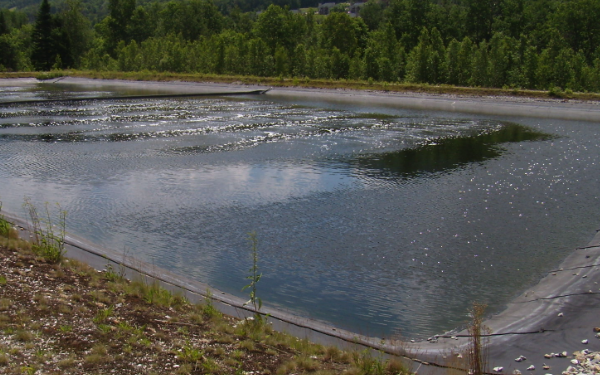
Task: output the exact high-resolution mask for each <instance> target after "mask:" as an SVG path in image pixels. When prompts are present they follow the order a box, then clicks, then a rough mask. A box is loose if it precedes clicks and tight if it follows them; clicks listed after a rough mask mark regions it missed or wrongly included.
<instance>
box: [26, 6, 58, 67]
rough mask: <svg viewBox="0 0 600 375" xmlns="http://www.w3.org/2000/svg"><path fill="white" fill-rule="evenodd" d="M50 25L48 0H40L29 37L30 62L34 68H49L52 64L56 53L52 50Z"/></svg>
mask: <svg viewBox="0 0 600 375" xmlns="http://www.w3.org/2000/svg"><path fill="white" fill-rule="evenodd" d="M52 26H53V22H52V15H51V14H50V3H48V0H42V5H41V6H40V11H39V12H38V15H37V18H36V20H35V27H34V29H33V34H32V37H31V39H32V40H31V42H32V52H31V62H32V63H33V66H34V67H35V69H36V70H50V69H51V68H52V65H53V64H54V60H55V55H56V53H55V52H54V42H53V38H52Z"/></svg>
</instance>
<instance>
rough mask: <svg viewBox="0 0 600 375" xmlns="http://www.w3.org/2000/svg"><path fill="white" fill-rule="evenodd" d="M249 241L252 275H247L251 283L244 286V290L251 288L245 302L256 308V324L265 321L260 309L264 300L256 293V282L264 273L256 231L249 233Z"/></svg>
mask: <svg viewBox="0 0 600 375" xmlns="http://www.w3.org/2000/svg"><path fill="white" fill-rule="evenodd" d="M248 241H249V242H250V246H251V249H252V267H251V268H250V269H249V270H248V271H249V272H250V275H248V276H247V277H246V279H247V280H250V283H249V284H248V285H246V286H244V287H243V288H242V291H244V290H246V289H249V290H250V299H249V300H248V301H247V302H246V303H244V306H245V305H252V307H253V308H254V320H253V322H254V323H255V324H261V323H264V322H263V320H264V318H263V316H262V315H261V314H260V309H261V308H262V300H261V299H260V297H258V295H257V293H256V284H258V282H259V281H260V278H261V277H262V274H261V273H259V272H258V238H257V237H256V232H250V233H248Z"/></svg>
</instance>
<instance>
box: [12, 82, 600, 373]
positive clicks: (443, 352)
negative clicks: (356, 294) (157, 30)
mask: <svg viewBox="0 0 600 375" xmlns="http://www.w3.org/2000/svg"><path fill="white" fill-rule="evenodd" d="M36 82H37V80H35V79H9V80H0V85H5V86H6V85H11V84H17V83H19V84H23V83H26V84H36ZM46 83H51V82H46ZM53 83H56V84H77V85H86V86H98V87H101V86H110V87H127V88H132V89H139V90H145V91H149V92H162V93H164V92H173V93H182V92H204V93H206V92H215V93H216V92H225V91H229V92H231V91H236V90H247V89H248V88H252V89H257V88H260V89H267V88H268V87H263V86H256V85H233V84H207V83H202V84H199V83H189V82H139V81H135V82H132V81H123V80H94V79H84V78H68V77H66V78H60V79H57V80H54V82H53ZM266 95H267V96H268V97H273V98H277V97H285V98H294V97H297V98H303V99H307V98H308V99H310V100H314V101H335V102H344V103H357V104H361V103H362V104H368V105H384V106H396V107H400V108H411V109H419V110H437V111H451V112H463V113H472V114H485V115H503V116H507V115H510V116H527V117H544V118H557V119H565V120H578V121H595V122H600V103H598V102H591V101H590V102H587V101H575V100H559V99H556V100H548V99H535V98H521V97H518V98H517V97H471V96H455V95H444V94H441V95H433V94H399V93H384V92H364V91H352V90H329V89H300V88H299V89H291V88H273V89H271V90H270V91H269V92H268V93H267V94H266ZM80 245H81V246H79V247H82V248H85V247H86V246H88V245H86V244H85V243H84V242H81V243H80ZM101 251H103V250H101ZM104 255H105V256H107V257H108V258H111V256H110V255H109V254H104ZM113 256H114V255H113ZM112 260H113V261H115V262H119V261H120V259H112ZM154 268H155V267H154ZM599 269H600V234H596V236H595V237H594V238H593V239H592V241H591V242H590V243H589V244H588V245H587V246H586V247H584V248H581V249H576V250H574V251H573V253H572V254H571V255H570V256H569V257H567V258H566V259H565V260H564V261H563V263H562V264H561V266H560V267H559V270H556V272H550V273H549V274H548V276H546V277H545V278H544V279H542V280H541V281H540V283H538V284H536V285H535V286H533V287H532V288H530V289H529V290H527V291H525V292H524V293H523V294H522V295H521V296H519V297H517V298H516V299H515V300H513V301H511V302H510V303H509V305H508V306H507V308H506V309H505V310H504V311H503V312H501V313H499V314H498V315H495V316H493V317H491V318H490V319H488V320H486V322H485V324H486V325H487V326H488V327H490V328H491V330H492V332H493V333H494V334H504V333H511V334H506V335H499V336H493V337H491V339H490V365H491V367H497V366H501V367H503V371H502V372H504V373H508V372H512V371H514V370H519V371H521V372H523V373H524V372H525V371H527V368H528V367H529V366H531V365H532V364H534V365H535V367H536V368H538V369H541V368H542V365H543V363H546V362H551V361H553V362H554V364H555V365H557V368H560V369H561V371H562V369H564V368H566V367H567V366H568V363H567V362H564V361H567V360H568V358H564V359H563V358H560V359H559V358H552V359H546V358H545V357H544V354H549V353H553V352H556V353H559V352H563V351H567V352H568V353H569V356H570V355H571V354H572V353H573V352H574V351H577V350H582V349H584V348H588V349H590V350H593V351H599V350H600V340H599V339H597V338H596V337H594V334H593V332H592V329H593V327H594V326H600V285H599V284H600V272H599ZM161 272H162V271H161ZM167 274H168V272H167V271H165V272H163V273H162V276H164V275H167ZM157 276H159V277H160V275H157ZM169 277H170V276H169ZM171 281H173V282H174V283H183V284H182V285H185V286H189V284H186V283H189V281H187V280H183V278H179V277H175V278H174V279H172V280H171ZM198 287H199V286H198V285H195V286H194V288H198ZM201 287H203V288H204V285H203V284H202V285H201ZM204 290H205V289H200V290H197V291H198V292H199V293H200V294H202V292H203V291H204ZM219 293H220V292H219ZM219 296H222V297H223V298H224V300H223V302H225V304H227V305H231V306H236V305H237V304H238V303H239V301H237V300H236V298H235V297H233V299H231V298H230V297H232V296H226V295H225V294H219ZM265 312H271V313H272V316H274V317H277V316H278V315H279V316H280V317H282V318H283V320H284V321H285V320H286V319H287V320H292V322H291V323H290V324H292V325H293V326H297V327H302V326H304V327H306V328H307V329H308V330H309V331H312V332H315V337H312V338H310V339H313V340H316V341H319V340H327V339H328V338H329V339H331V338H332V337H339V338H341V339H343V340H355V339H356V338H357V337H359V336H357V335H356V334H354V333H352V332H346V331H342V330H337V329H335V328H333V327H331V326H328V325H326V324H323V323H321V322H316V321H311V320H308V319H304V318H297V317H294V316H293V315H292V314H288V313H285V312H278V311H267V309H265ZM561 313H562V314H561ZM559 314H560V315H561V316H559ZM295 319H296V320H295ZM300 331H302V330H300ZM307 332H308V331H304V334H306V335H308V333H307ZM316 332H321V333H320V334H317V333H316ZM525 332H535V333H527V334H523V333H525ZM515 333H517V334H515ZM464 334H465V332H458V333H453V335H454V336H460V335H464ZM319 335H324V336H323V337H320V336H319ZM448 336H451V335H448ZM585 339H587V340H588V344H585V345H584V344H582V340H585ZM359 341H362V342H363V343H364V344H367V345H369V346H371V347H375V348H378V349H382V350H385V351H389V352H396V351H406V352H408V353H415V355H416V354H418V355H419V357H420V358H423V359H426V360H428V361H436V362H443V361H444V360H446V359H447V358H448V357H449V356H452V355H453V353H458V352H460V351H463V349H464V345H466V343H467V339H466V338H460V337H458V339H455V338H451V337H438V338H437V342H423V343H400V344H395V343H392V344H390V343H385V342H384V343H382V341H381V339H380V338H368V337H364V336H361V337H360V340H359ZM432 341H435V340H432ZM521 355H523V356H525V357H528V358H529V359H528V360H527V361H521V362H515V359H516V358H518V357H519V356H521ZM444 357H446V358H444ZM563 362H564V363H563ZM554 364H553V365H554Z"/></svg>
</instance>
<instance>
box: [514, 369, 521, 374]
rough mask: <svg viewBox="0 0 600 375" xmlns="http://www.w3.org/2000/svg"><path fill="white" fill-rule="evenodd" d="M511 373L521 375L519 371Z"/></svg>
mask: <svg viewBox="0 0 600 375" xmlns="http://www.w3.org/2000/svg"><path fill="white" fill-rule="evenodd" d="M512 373H513V375H521V371H519V370H515V371H513V372H512Z"/></svg>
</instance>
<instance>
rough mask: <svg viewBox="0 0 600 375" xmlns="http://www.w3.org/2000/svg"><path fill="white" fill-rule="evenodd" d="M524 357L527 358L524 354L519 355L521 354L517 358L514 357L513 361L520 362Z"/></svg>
mask: <svg viewBox="0 0 600 375" xmlns="http://www.w3.org/2000/svg"><path fill="white" fill-rule="evenodd" d="M526 359H527V358H525V356H524V355H521V356H519V358H516V359H515V362H522V361H525V360H526Z"/></svg>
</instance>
